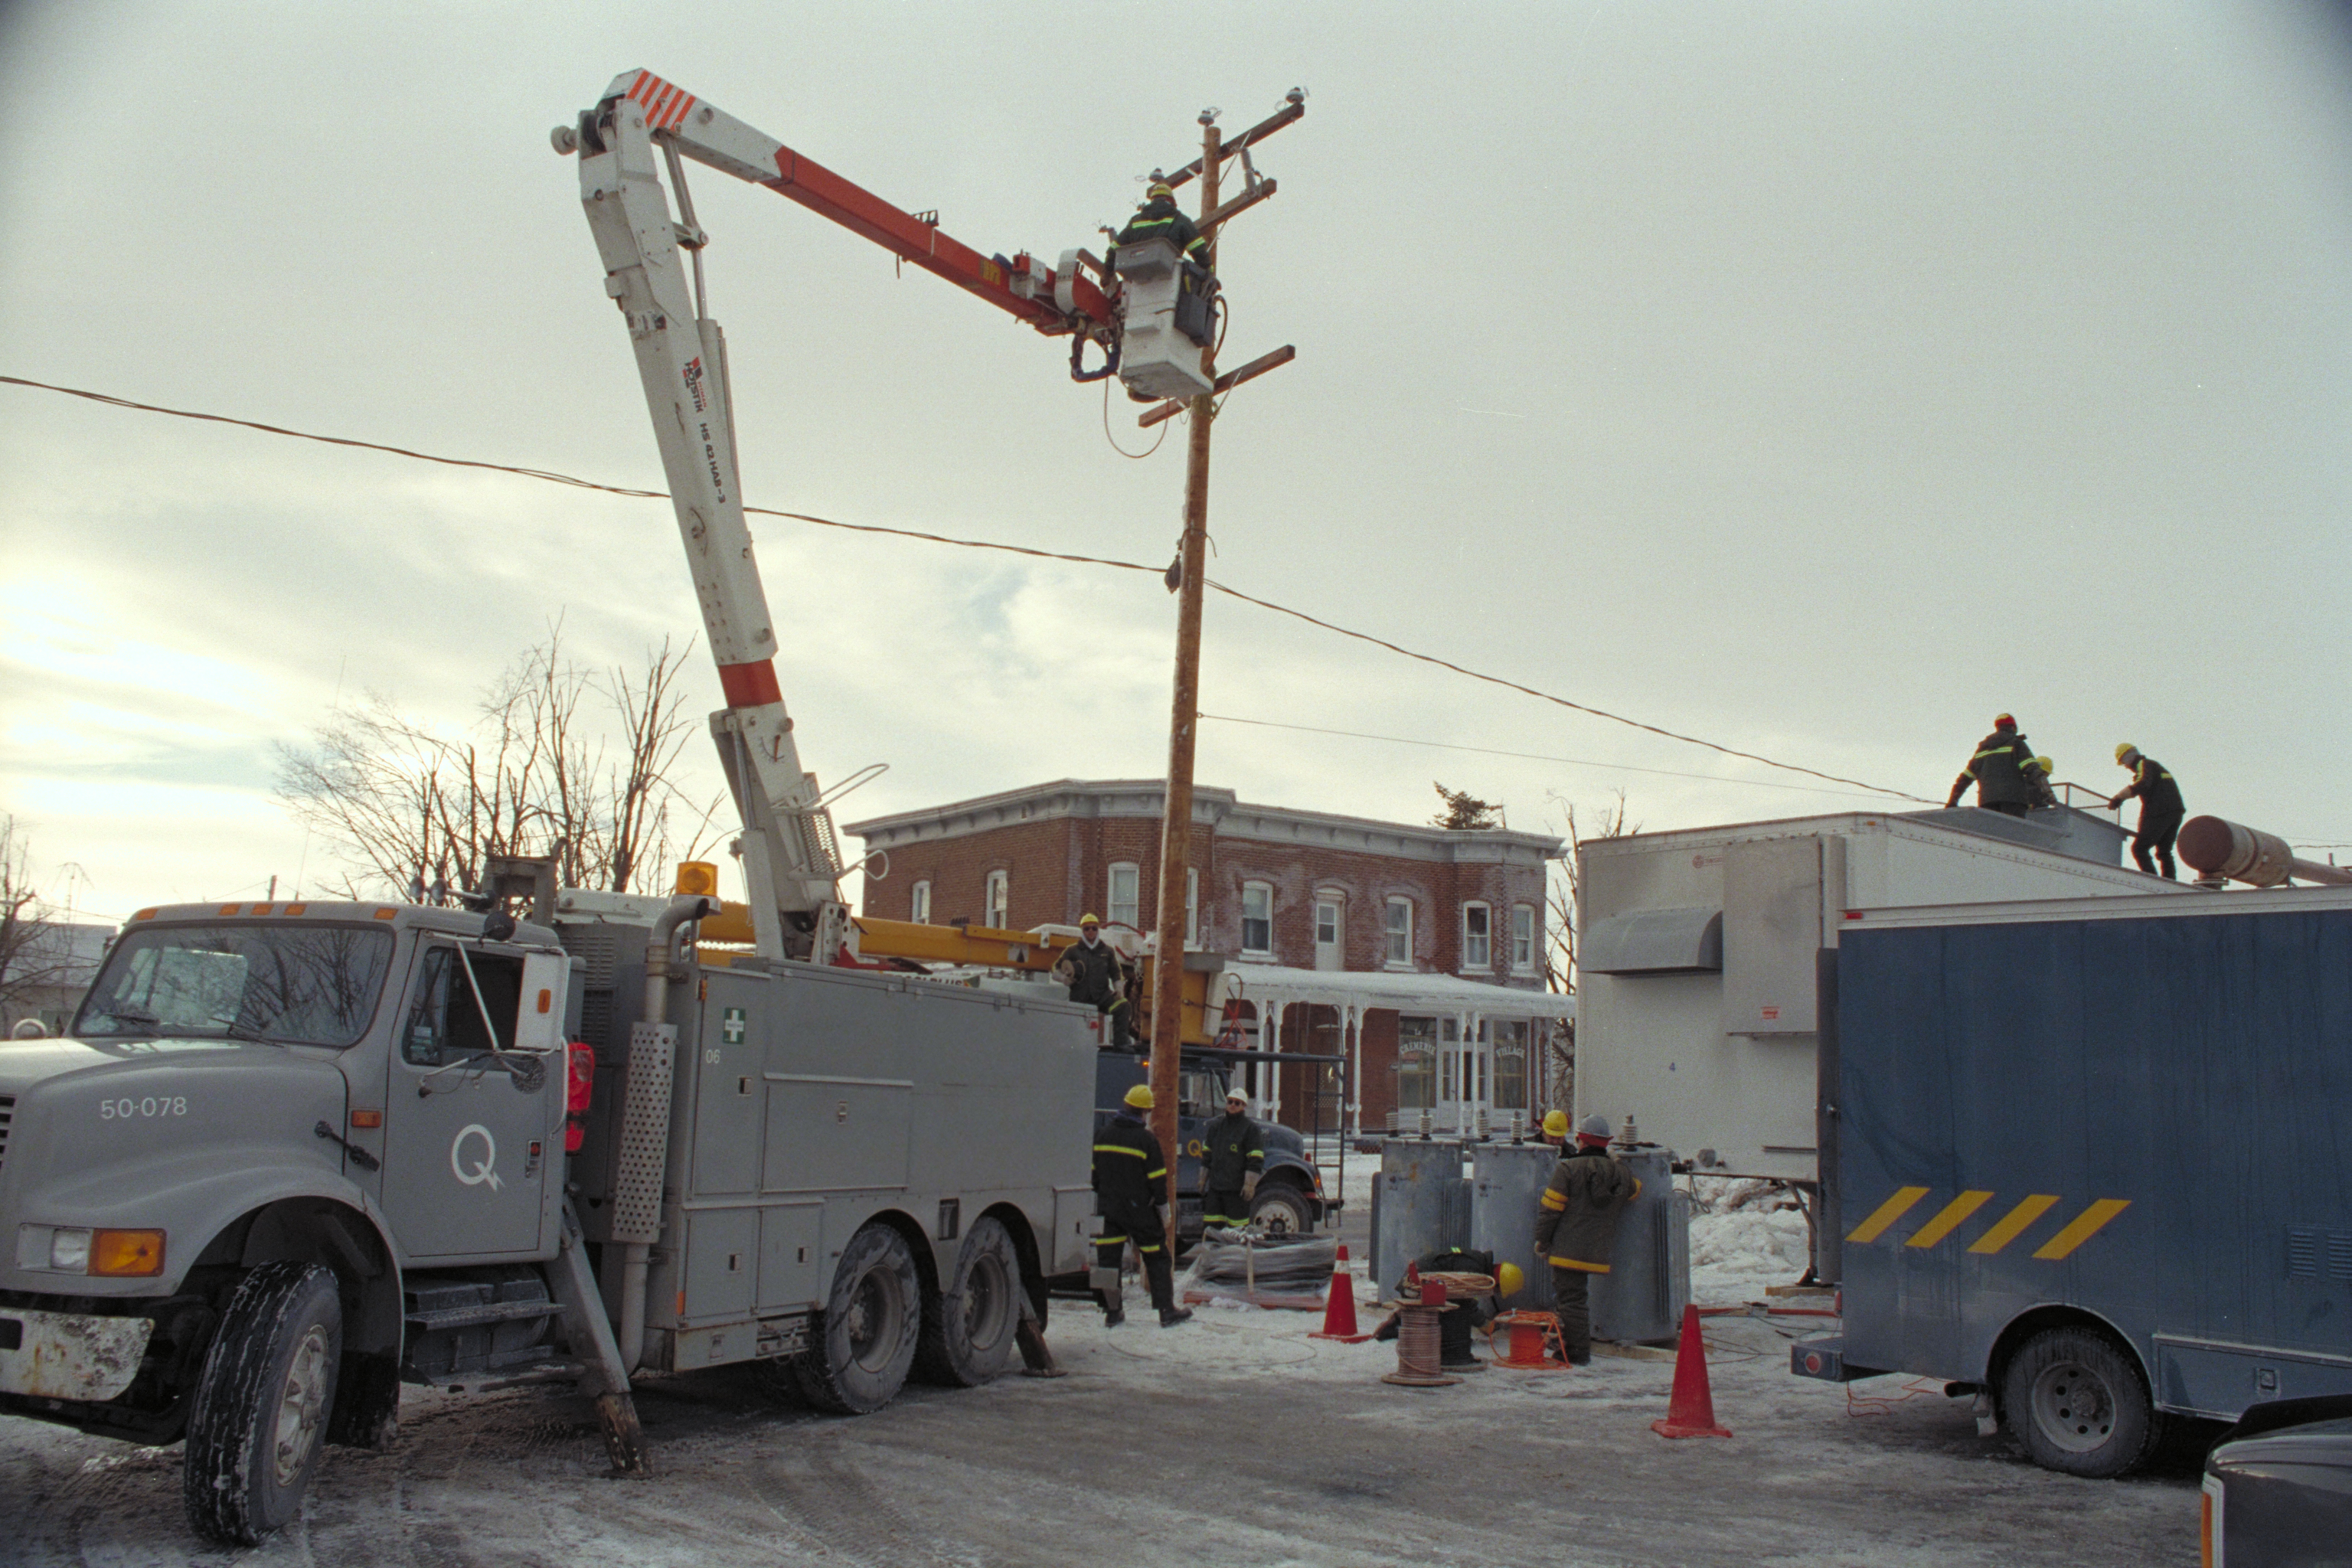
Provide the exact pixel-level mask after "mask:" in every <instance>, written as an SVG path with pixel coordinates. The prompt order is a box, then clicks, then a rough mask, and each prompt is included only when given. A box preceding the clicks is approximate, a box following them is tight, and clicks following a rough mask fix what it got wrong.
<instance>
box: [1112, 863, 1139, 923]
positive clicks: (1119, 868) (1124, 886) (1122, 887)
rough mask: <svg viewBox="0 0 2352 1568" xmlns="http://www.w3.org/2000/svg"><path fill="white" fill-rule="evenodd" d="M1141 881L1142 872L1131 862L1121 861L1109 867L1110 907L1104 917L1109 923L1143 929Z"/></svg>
mask: <svg viewBox="0 0 2352 1568" xmlns="http://www.w3.org/2000/svg"><path fill="white" fill-rule="evenodd" d="M1142 882H1143V874H1142V873H1141V872H1140V871H1139V870H1137V869H1136V868H1135V866H1134V864H1133V863H1132V862H1129V861H1121V862H1120V863H1119V864H1118V865H1115V866H1113V867H1112V868H1110V892H1109V894H1108V898H1109V901H1110V908H1109V909H1108V910H1106V911H1105V918H1106V919H1108V921H1110V923H1111V924H1113V925H1115V926H1117V925H1126V926H1133V927H1135V928H1136V929H1137V930H1139V931H1140V930H1142V929H1143V896H1142V893H1141V891H1140V889H1141V887H1142Z"/></svg>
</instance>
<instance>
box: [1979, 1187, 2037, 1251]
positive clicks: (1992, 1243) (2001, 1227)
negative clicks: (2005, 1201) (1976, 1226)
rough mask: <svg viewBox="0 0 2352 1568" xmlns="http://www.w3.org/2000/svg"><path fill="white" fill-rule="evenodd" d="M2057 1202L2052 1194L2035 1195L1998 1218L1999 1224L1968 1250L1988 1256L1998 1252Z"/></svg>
mask: <svg viewBox="0 0 2352 1568" xmlns="http://www.w3.org/2000/svg"><path fill="white" fill-rule="evenodd" d="M2057 1201H2058V1197H2057V1194H2054V1193H2035V1194H2033V1195H2032V1197H2029V1198H2027V1199H2025V1200H2024V1201H2023V1202H2021V1203H2020V1204H2019V1205H2017V1206H2016V1207H2015V1208H2013V1209H2011V1210H2010V1211H2009V1212H2008V1213H2007V1214H2005V1215H2001V1216H2000V1224H1998V1225H1996V1226H1993V1227H1992V1228H1991V1229H1990V1230H1989V1231H1987V1232H1985V1233H1984V1234H1983V1235H1982V1236H1980V1237H1977V1238H1976V1240H1975V1242H1973V1243H1972V1244H1971V1245H1970V1246H1969V1251H1970V1252H1976V1253H1982V1254H1986V1255H1988V1256H1990V1254H1992V1253H1996V1252H1999V1251H2000V1249H2001V1248H2002V1247H2007V1246H2008V1245H2009V1244H2010V1243H2011V1242H2012V1241H2015V1240H2016V1239H2017V1238H2018V1237H2020V1236H2021V1235H2023V1234H2024V1232H2025V1227H2026V1226H2030V1225H2032V1223H2033V1222H2034V1221H2035V1220H2037V1219H2040V1218H2041V1217H2042V1215H2044V1214H2045V1213H2047V1212H2048V1211H2049V1208H2050V1205H2053V1204H2054V1203H2056V1202H2057Z"/></svg>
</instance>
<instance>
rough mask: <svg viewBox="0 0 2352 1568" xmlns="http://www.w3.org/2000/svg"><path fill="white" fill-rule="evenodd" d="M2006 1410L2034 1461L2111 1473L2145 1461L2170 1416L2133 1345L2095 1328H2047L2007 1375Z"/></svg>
mask: <svg viewBox="0 0 2352 1568" xmlns="http://www.w3.org/2000/svg"><path fill="white" fill-rule="evenodd" d="M2000 1394H2001V1412H2002V1415H2004V1416H2005V1417H2006V1419H2007V1420H2008V1422H2009V1425H2010V1429H2011V1431H2012V1432H2014V1433H2015V1434H2016V1436H2017V1440H2018V1441H2019V1442H2020V1443H2022V1444H2023V1445H2024V1446H2025V1451H2026V1453H2027V1454H2028V1455H2029V1456H2030V1457H2032V1460H2033V1462H2034V1463H2035V1464H2037V1465H2041V1466H2042V1467H2043V1468H2048V1469H2053V1470H2063V1471H2064V1472H2065V1473H2066V1474H2068V1475H2070V1476H2090V1477H2095V1478H2098V1479H2105V1478H2107V1477H2111V1476H2121V1475H2127V1474H2129V1473H2130V1472H2131V1471H2133V1470H2135V1469H2137V1468H2139V1467H2140V1466H2142V1465H2144V1464H2146V1463H2147V1460H2148V1458H2149V1456H2151V1455H2152V1454H2154V1453H2155V1452H2156V1450H2157V1448H2158V1447H2159V1446H2160V1445H2161V1443H2162V1442H2163V1439H2164V1426H2165V1423H2164V1420H2163V1418H2162V1417H2161V1416H2159V1415H2158V1414H2157V1413H2156V1408H2155V1405H2153V1404H2152V1403H2151V1402H2150V1400H2149V1398H2148V1393H2147V1380H2146V1379H2145V1378H2143V1377H2142V1376H2141V1375H2140V1370H2139V1364H2138V1363H2137V1361H2136V1360H2135V1359H2134V1358H2133V1357H2132V1355H2131V1353H2130V1352H2127V1351H2126V1350H2125V1349H2124V1348H2123V1347H2122V1346H2120V1345H2118V1344H2116V1342H2115V1341H2114V1340H2112V1339H2110V1338H2108V1337H2107V1336H2106V1335H2105V1334H2103V1333H2100V1332H2097V1331H2095V1330H2091V1329H2044V1330H2043V1331H2042V1332H2040V1333H2038V1334H2035V1335H2034V1336H2033V1337H2032V1339H2030V1340H2027V1341H2026V1342H2025V1343H2024V1344H2022V1345H2021V1346H2019V1347H2018V1350H2017V1352H2016V1353H2015V1354H2014V1355H2012V1356H2011V1357H2010V1359H2009V1365H2008V1366H2007V1367H2006V1368H2005V1369H2003V1371H2002V1373H2001V1380H2000Z"/></svg>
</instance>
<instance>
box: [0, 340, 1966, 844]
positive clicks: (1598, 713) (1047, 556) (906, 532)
mask: <svg viewBox="0 0 2352 1568" xmlns="http://www.w3.org/2000/svg"><path fill="white" fill-rule="evenodd" d="M0 384H5V385H8V386H24V387H31V388H33V389H35V390H37V391H41V392H55V393H60V394H63V395H66V396H68V397H80V398H87V399H88V400H89V401H90V402H92V403H102V404H105V405H108V406H110V407H113V408H128V409H131V410H133V411H135V412H137V413H141V414H166V415H170V416H173V418H178V419H197V420H203V421H205V423H207V424H213V425H234V426H238V427H240V428H242V429H247V430H258V431H260V432H262V433H263V434H264V435H268V436H285V437H291V438H293V439H295V440H298V441H317V442H320V444H322V445H325V446H329V447H354V448H357V449H359V450H361V451H366V452H383V453H385V454H387V455H389V456H392V457H395V458H414V459H415V460H416V461H418V462H423V463H439V464H442V465H444V466H446V467H448V468H479V469H482V470H483V471H485V472H488V473H497V474H512V475H514V476H515V477H517V478H519V479H539V480H542V481H544V482H545V483H548V484H553V485H569V486H571V487H572V488H573V489H583V490H601V491H603V492H604V494H606V495H615V496H624V497H626V498H628V499H630V500H669V499H670V498H669V495H668V493H667V491H663V490H647V489H633V488H631V487H629V486H625V485H607V484H600V483H598V482H597V481H596V480H594V479H580V478H578V477H576V476H574V475H572V474H561V473H556V472H554V471H552V470H551V469H547V468H519V467H516V466H515V465H513V464H511V463H492V462H486V461H483V460H481V459H479V458H446V457H442V456H440V455H439V454H437V453H433V452H419V451H415V450H412V449H411V448H409V447H393V446H387V445H385V444H384V443H383V442H381V441H362V440H358V439H356V438H354V437H348V436H321V435H317V434H314V433H313V432H310V431H308V430H289V429H288V428H287V427H285V426H282V425H267V424H263V423H262V422H261V421H259V420H256V419H236V418H232V417H230V416H227V415H226V414H204V413H199V412H196V411H194V410H193V409H186V408H168V407H165V406H163V405H161V404H154V403H140V402H136V401H134V400H132V399H131V398H128V397H116V396H113V395H110V394H107V393H103V392H89V391H85V390H84V389H82V388H80V387H77V386H57V385H53V384H50V383H48V382H46V381H33V380H29V379H27V378H26V377H24V376H16V375H0ZM743 510H745V511H746V512H750V513H754V514H757V515H759V516H761V517H782V518H789V519H791V520H792V521H795V522H806V523H813V524H814V525H816V526H817V527H819V528H839V529H845V530H848V531H851V532H853V533H882V534H889V535H892V536H894V537H896V538H899V539H919V540H922V541H924V542H927V543H931V544H952V545H955V546H957V547H958V548H960V549H964V550H997V551H1003V552H1006V553H1008V554H1013V555H1026V556H1031V557H1033V558H1034V559H1036V560H1040V561H1067V562H1071V563H1075V564H1077V565H1081V566H1113V567H1117V568H1118V569H1119V570H1120V571H1123V572H1149V573H1150V574H1152V575H1153V576H1155V577H1157V576H1160V575H1161V574H1162V573H1163V571H1164V568H1161V567H1158V566H1147V565H1145V564H1143V563H1141V562H1139V561H1116V560H1112V559H1110V558H1108V557H1106V556H1100V555H1073V554H1069V553H1066V552H1062V551H1057V550H1038V549H1034V548H1033V547H1031V546H1029V545H1025V544H1004V543H1000V542H996V541H994V540H987V539H958V538H955V537H953V536H952V535H950V534H944V533H926V532H923V531H920V530H918V529H911V528H886V527H883V526H882V525H880V524H878V523H870V522H842V521H838V520H836V519H834V518H829V517H813V516H811V515H810V514H809V513H807V512H804V511H782V510H776V509H775V508H772V507H764V506H747V507H745V508H744V509H743ZM1208 585H1209V586H1210V587H1212V588H1214V589H1215V590H1216V591H1217V592H1218V593H1220V594H1223V595H1225V596H1226V597H1228V598H1233V599H1239V600H1240V601H1241V602H1242V603H1244V604H1245V605H1256V606H1257V607H1258V608H1260V609H1262V610H1272V611H1273V612H1274V613H1275V614H1276V615H1282V616H1290V617H1291V618H1293V619H1294V620H1300V621H1305V622H1306V623H1307V625H1308V626H1316V627H1319V628H1320V629H1322V630H1324V631H1327V632H1332V633H1335V634H1337V635H1338V636H1339V637H1352V638H1354V639H1355V640H1356V641H1358V642H1363V643H1370V644H1371V645H1372V646H1373V647H1380V648H1386V649H1387V650H1388V651H1389V652H1391V653H1393V654H1397V655H1399V656H1401V657H1402V658H1410V659H1414V660H1417V661H1419V662H1420V663H1423V664H1428V665H1434V666H1436V667H1437V668H1440V669H1445V670H1451V671H1452V672H1453V673H1454V674H1456V675H1461V676H1466V677H1468V678H1469V679H1472V680H1478V681H1484V682H1485V683H1486V684H1487V685H1489V686H1499V687H1501V688H1503V689H1505V690H1507V691H1517V692H1519V693H1521V694H1522V695H1525V696H1528V697H1532V698H1535V699H1537V700H1538V701H1543V702H1549V703H1551V704H1552V705H1554V706H1555V707H1559V708H1566V709H1568V710H1570V711H1571V712H1576V713H1584V714H1589V715H1591V717H1593V718H1595V719H1606V720H1608V721H1610V722H1611V723H1613V724H1622V725H1625V726H1626V727H1627V728H1629V729H1633V730H1640V731H1643V732H1645V733H1647V734H1652V735H1657V736H1661V737H1663V738H1664V739H1666V740H1669V741H1679V742H1682V743H1683V744H1685V745H1688V746H1698V747H1702V748H1704V749H1705V750H1706V751H1710V752H1717V753H1719V754H1720V755H1723V756H1727V757H1738V758H1739V759H1740V760H1741V761H1743V762H1750V763H1761V764H1762V765H1763V766H1765V767H1768V768H1778V769H1780V771H1781V772H1783V773H1802V774H1804V775H1805V776H1807V777H1808V778H1816V779H1822V780H1825V781H1827V782H1828V783H1831V784H1850V785H1852V786H1853V787H1854V788H1855V789H1859V790H1864V791H1867V792H1868V793H1870V794H1872V795H1893V796H1895V798H1896V799H1898V800H1916V801H1921V802H1924V803H1925V804H1927V805H1935V804H1936V803H1935V802H1934V801H1931V800H1928V799H1927V796H1925V795H1912V794H1910V793H1909V792H1908V791H1906V790H1899V789H1889V788H1887V787H1886V786H1885V785H1884V784H1870V783H1867V782H1865V781H1864V780H1862V779H1850V778H1845V777H1843V776H1842V775H1840V774H1837V773H1822V771H1821V770H1820V769H1818V768H1808V767H1802V766H1800V765H1799V764H1797V763H1783V762H1779V761H1776V760H1774V759H1773V758H1771V757H1767V756H1763V755H1760V754H1759V753H1758V752H1743V751H1740V750H1738V748H1736V747H1732V746H1725V745H1719V744H1717V742H1713V741H1705V740H1701V739H1700V738H1699V737H1697V736H1696V735H1685V734H1683V733H1681V732H1680V731H1674V730H1667V729H1662V728H1660V727H1659V726H1658V725H1655V724H1645V723H1643V722H1642V721H1640V720H1638V719H1628V718H1626V717H1625V716H1624V715H1623V714H1622V713H1612V712H1610V711H1609V710H1606V709H1603V708H1594V707H1591V705H1589V704H1587V703H1582V702H1575V701H1571V700H1569V699H1568V698H1565V697H1558V696H1554V695H1553V694H1552V693H1550V692H1549V691H1541V690H1538V689H1536V688H1535V687H1532V686H1527V685H1523V684H1521V683H1520V682H1518V681H1516V680H1508V679H1504V678H1503V677H1501V676H1499V675H1488V674H1486V673H1485V672H1484V671H1482V670H1475V669H1472V668H1469V667H1467V666H1466V665H1460V664H1456V663H1454V661H1453V660H1452V659H1448V658H1438V657H1437V656H1436V655H1435V654H1427V653H1418V652H1415V651H1414V650H1413V649H1412V648H1409V647H1403V646H1402V645H1401V644H1398V643H1392V642H1391V641H1389V640H1388V639H1387V638H1386V637H1374V636H1372V635H1371V634H1370V632H1360V631H1355V630H1353V629H1351V628H1349V627H1347V626H1336V625H1334V624H1333V623H1331V622H1329V621H1327V620H1322V619H1320V618H1318V617H1317V616H1310V615H1308V614H1307V612H1306V611H1304V610H1294V609H1292V608H1291V607H1290V606H1289V605H1277V604H1276V603H1275V602H1274V601H1273V600H1271V599H1261V598H1259V597H1257V596H1256V595H1254V594H1244V593H1243V592H1242V591H1241V590H1240V589H1238V588H1234V587H1229V586H1227V585H1226V584H1223V583H1219V582H1216V581H1215V580H1213V579H1211V580H1209V582H1208Z"/></svg>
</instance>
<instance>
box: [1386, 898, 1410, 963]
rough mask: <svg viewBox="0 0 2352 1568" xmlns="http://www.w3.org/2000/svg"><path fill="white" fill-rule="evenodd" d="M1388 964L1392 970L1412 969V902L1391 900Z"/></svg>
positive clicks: (1408, 900)
mask: <svg viewBox="0 0 2352 1568" xmlns="http://www.w3.org/2000/svg"><path fill="white" fill-rule="evenodd" d="M1388 938H1389V951H1388V963H1389V967H1390V968H1391V969H1411V968H1412V900H1411V899H1391V900H1389V924H1388Z"/></svg>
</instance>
